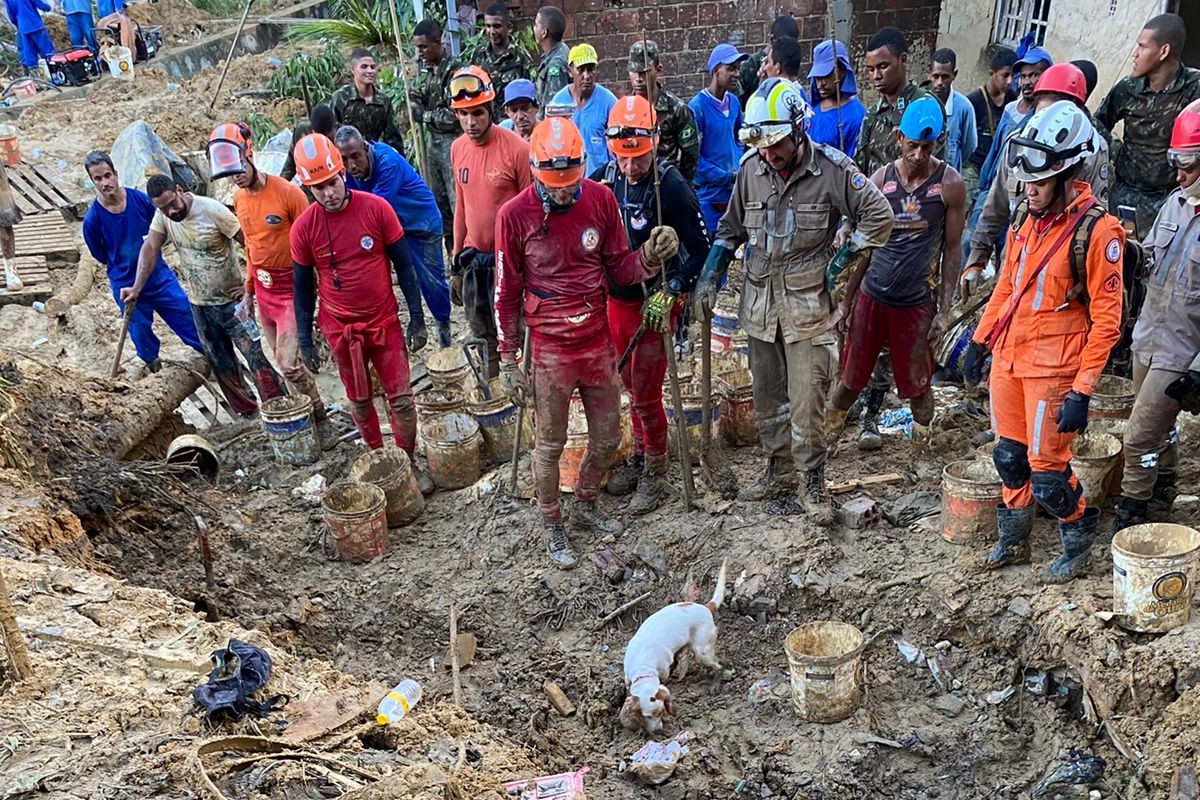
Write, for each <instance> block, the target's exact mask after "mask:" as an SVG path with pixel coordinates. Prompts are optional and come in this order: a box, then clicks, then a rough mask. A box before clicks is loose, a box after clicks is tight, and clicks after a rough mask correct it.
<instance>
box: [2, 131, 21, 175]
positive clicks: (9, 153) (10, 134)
mask: <svg viewBox="0 0 1200 800" xmlns="http://www.w3.org/2000/svg"><path fill="white" fill-rule="evenodd" d="M0 158H3V159H4V166H6V167H15V166H17V165H19V164H20V163H21V143H20V141H19V140H18V139H17V129H16V128H14V127H13V126H12V125H0Z"/></svg>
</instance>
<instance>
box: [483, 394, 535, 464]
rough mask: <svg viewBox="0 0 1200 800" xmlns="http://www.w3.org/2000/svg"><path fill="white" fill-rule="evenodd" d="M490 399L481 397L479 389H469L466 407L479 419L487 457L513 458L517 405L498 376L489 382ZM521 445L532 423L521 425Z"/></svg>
mask: <svg viewBox="0 0 1200 800" xmlns="http://www.w3.org/2000/svg"><path fill="white" fill-rule="evenodd" d="M490 389H491V396H492V399H491V400H484V399H483V395H482V394H481V393H480V392H479V390H478V389H475V390H473V391H472V392H471V395H470V399H469V400H468V402H467V408H468V410H469V411H470V412H471V416H473V417H474V418H475V421H476V422H477V423H479V432H480V433H481V434H482V435H483V453H484V457H485V458H486V459H487V460H489V461H496V462H499V461H508V460H509V459H511V458H512V448H513V439H514V438H515V437H516V435H517V420H518V419H519V412H520V410H521V409H520V408H519V407H518V406H516V405H514V404H513V403H512V402H511V401H510V400H509V399H508V398H507V397H506V396H504V394H503V392H502V390H501V385H500V381H499V379H497V380H494V381H492V382H491V386H490ZM524 427H525V430H524V431H523V435H522V437H521V438H522V440H523V441H522V442H521V445H522V447H525V446H527V444H528V442H527V441H525V440H526V439H527V437H528V436H529V434H530V428H531V427H532V426H529V425H526V426H524Z"/></svg>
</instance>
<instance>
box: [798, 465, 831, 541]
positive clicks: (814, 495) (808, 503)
mask: <svg viewBox="0 0 1200 800" xmlns="http://www.w3.org/2000/svg"><path fill="white" fill-rule="evenodd" d="M800 503H801V505H803V506H804V513H805V514H807V515H808V519H809V520H810V521H811V522H812V524H814V525H820V526H821V527H822V528H828V527H830V526H831V525H833V506H832V505H830V502H829V493H828V492H826V491H825V467H823V466H821V467H817V468H816V469H810V470H809V471H808V472H807V473H805V475H804V491H803V493H802V494H801V495H800Z"/></svg>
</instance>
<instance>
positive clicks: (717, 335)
mask: <svg viewBox="0 0 1200 800" xmlns="http://www.w3.org/2000/svg"><path fill="white" fill-rule="evenodd" d="M739 328H740V326H739V325H738V304H737V303H736V302H730V301H728V300H726V301H723V302H720V303H718V304H717V306H716V308H714V309H713V318H712V338H711V340H710V342H709V347H710V348H711V349H712V352H714V353H727V352H730V351H731V350H732V349H733V344H732V340H733V336H734V334H735V333H737V332H738V330H739Z"/></svg>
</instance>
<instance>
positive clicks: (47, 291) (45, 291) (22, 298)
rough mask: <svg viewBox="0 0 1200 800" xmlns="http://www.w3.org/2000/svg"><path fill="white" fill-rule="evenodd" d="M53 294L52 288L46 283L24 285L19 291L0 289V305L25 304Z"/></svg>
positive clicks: (47, 297)
mask: <svg viewBox="0 0 1200 800" xmlns="http://www.w3.org/2000/svg"><path fill="white" fill-rule="evenodd" d="M53 295H54V289H53V288H52V287H51V286H50V284H48V283H43V284H38V285H37V286H35V287H26V288H24V289H22V290H21V291H19V292H10V291H8V290H7V289H0V306H9V305H17V304H20V305H26V306H27V305H29V304H30V303H33V302H34V301H36V300H43V301H45V300H49V299H50V298H51V297H52V296H53Z"/></svg>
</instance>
